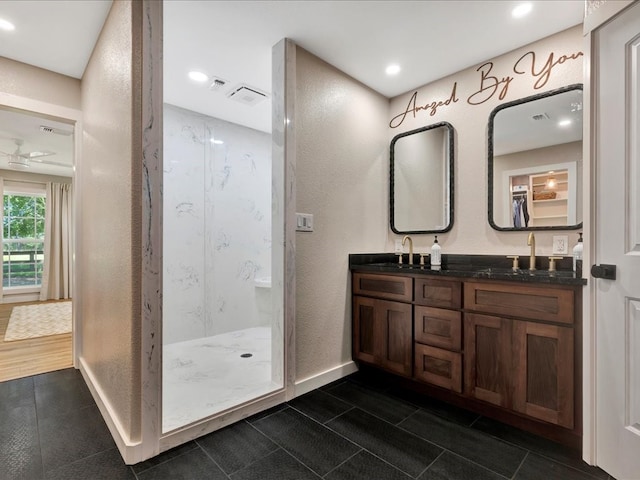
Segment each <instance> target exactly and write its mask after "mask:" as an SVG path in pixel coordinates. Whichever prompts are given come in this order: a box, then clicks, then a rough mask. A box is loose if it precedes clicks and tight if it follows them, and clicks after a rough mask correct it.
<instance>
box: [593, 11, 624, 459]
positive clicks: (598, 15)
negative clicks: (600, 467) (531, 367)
mask: <svg viewBox="0 0 640 480" xmlns="http://www.w3.org/2000/svg"><path fill="white" fill-rule="evenodd" d="M634 1H635V0H620V1H617V2H604V3H598V2H591V4H590V5H587V10H586V14H585V18H584V23H583V36H584V82H583V84H584V118H585V120H586V121H584V122H583V137H582V138H583V144H582V151H583V159H584V160H585V162H588V163H587V164H586V165H584V168H583V185H582V188H583V190H582V191H583V199H589V200H588V201H584V202H583V215H582V217H583V231H584V232H585V233H586V235H585V236H584V237H585V239H584V251H583V259H582V261H583V265H584V267H583V272H584V273H583V276H584V277H585V278H586V277H588V275H589V273H588V272H589V266H590V265H592V264H593V263H594V261H595V252H596V248H595V247H596V242H595V238H596V237H595V235H596V226H597V222H596V220H597V219H595V218H594V216H595V212H596V208H595V207H596V193H597V192H596V187H595V180H596V179H595V175H594V172H595V171H596V160H597V159H596V157H595V152H596V135H595V125H596V122H595V119H596V116H597V114H598V112H597V111H596V110H595V106H596V98H595V96H594V95H595V91H596V89H595V88H593V87H595V83H596V82H597V78H595V76H594V75H593V74H594V73H595V72H592V65H593V62H594V60H595V59H596V56H597V50H596V48H595V47H596V45H595V40H594V39H595V35H594V33H595V31H596V30H597V29H598V28H599V27H601V26H602V25H604V24H605V23H606V22H608V21H609V20H611V19H612V18H613V17H615V16H616V15H617V14H618V13H620V12H621V11H622V10H624V9H625V8H627V7H628V6H629V5H631V4H632V3H634ZM583 293H584V295H583V299H582V313H583V314H582V318H583V320H582V322H583V331H582V385H583V386H582V388H583V390H582V412H583V414H582V429H583V434H582V459H583V460H584V461H585V462H587V463H588V464H589V465H596V459H597V456H596V453H597V447H598V446H597V435H596V433H597V432H596V425H597V423H596V411H597V410H596V401H597V393H598V379H597V377H596V358H597V357H596V355H597V353H598V352H597V348H596V347H597V335H596V323H597V318H596V303H595V302H596V285H595V282H594V281H591V282H588V285H587V287H585V289H584V292H583Z"/></svg>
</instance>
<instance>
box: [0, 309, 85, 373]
mask: <svg viewBox="0 0 640 480" xmlns="http://www.w3.org/2000/svg"><path fill="white" fill-rule="evenodd" d="M36 303H38V302H29V303H5V304H0V382H4V381H6V380H12V379H14V378H22V377H27V376H30V375H37V374H39V373H46V372H53V371H54V370H60V369H63V368H68V367H71V366H72V365H73V362H72V355H71V333H65V334H62V335H51V336H48V337H38V338H29V339H26V340H16V341H12V342H5V341H4V334H5V332H6V330H7V325H8V324H9V317H10V316H11V310H13V308H14V307H17V306H20V305H32V304H36Z"/></svg>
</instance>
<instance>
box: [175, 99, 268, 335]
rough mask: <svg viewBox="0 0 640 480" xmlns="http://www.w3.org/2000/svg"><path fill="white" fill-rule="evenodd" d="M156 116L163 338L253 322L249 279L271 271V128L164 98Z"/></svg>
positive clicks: (210, 332) (256, 317)
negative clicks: (160, 141)
mask: <svg viewBox="0 0 640 480" xmlns="http://www.w3.org/2000/svg"><path fill="white" fill-rule="evenodd" d="M163 122H164V185H163V198H164V205H163V242H164V243H163V275H164V277H163V285H164V286H163V319H164V325H163V342H164V343H165V344H170V343H176V342H182V341H186V340H192V339H195V338H200V337H208V336H212V335H217V334H221V333H226V332H230V331H234V330H240V329H244V328H250V327H255V326H259V325H260V324H261V320H260V315H259V314H258V310H257V307H256V301H255V299H256V289H255V287H254V279H256V278H263V277H269V276H270V275H271V136H270V135H269V134H267V133H264V132H259V131H257V130H253V129H250V128H246V127H242V126H240V125H236V124H233V123H229V122H225V121H223V120H219V119H216V118H212V117H208V116H205V115H201V114H198V113H195V112H192V111H189V110H184V109H181V108H178V107H175V106H172V105H168V104H165V105H164V119H163ZM211 139H216V140H221V141H223V142H224V143H222V144H214V143H213V142H212V141H211Z"/></svg>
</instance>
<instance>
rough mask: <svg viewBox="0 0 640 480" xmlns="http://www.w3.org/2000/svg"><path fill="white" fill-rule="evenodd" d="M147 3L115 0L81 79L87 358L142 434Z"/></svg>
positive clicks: (124, 418) (108, 397) (129, 427)
mask: <svg viewBox="0 0 640 480" xmlns="http://www.w3.org/2000/svg"><path fill="white" fill-rule="evenodd" d="M141 13H142V2H124V1H123V2H119V1H117V2H114V4H113V7H112V8H111V12H110V13H109V17H108V18H107V21H106V23H105V26H104V28H103V30H102V33H101V35H100V38H99V40H98V43H97V45H96V47H95V50H94V52H93V54H92V56H91V60H90V61H89V65H88V67H87V69H86V71H85V74H84V77H83V79H82V110H83V113H84V135H83V148H82V158H81V159H80V162H81V163H80V169H79V171H80V174H79V182H78V184H79V187H80V188H81V190H82V203H81V208H80V211H79V217H80V229H81V230H80V235H79V237H80V242H81V245H80V251H81V252H82V258H81V259H80V260H81V267H80V272H79V273H80V275H81V285H80V286H81V289H82V291H81V292H80V295H81V296H82V312H81V314H82V325H81V335H82V339H81V358H82V360H83V361H84V362H85V364H86V366H87V368H88V369H89V370H90V373H91V374H92V376H93V377H94V378H95V381H96V383H97V387H99V388H100V389H101V391H102V392H103V395H104V398H103V401H105V402H106V403H107V404H108V405H109V406H110V407H111V411H112V414H113V415H114V416H116V417H117V420H118V422H119V423H120V425H121V426H122V428H123V430H124V432H123V433H124V435H127V434H128V436H129V440H131V441H135V440H136V439H137V438H138V437H139V435H140V433H139V432H140V349H141V347H140V269H141V266H140V258H139V256H140V242H141V240H140V238H141V233H140V223H139V222H140V220H139V215H140V213H139V212H140V203H141V200H140V192H141V191H142V187H141V185H140V170H141V166H140V165H139V162H138V156H139V153H140V152H139V148H140V147H139V144H138V142H139V135H137V132H140V131H141V126H140V118H139V58H140V54H139V46H140V43H141V42H140V41H139V39H138V34H136V33H135V32H136V31H137V29H136V28H133V25H136V26H138V29H139V25H141V21H140V15H141Z"/></svg>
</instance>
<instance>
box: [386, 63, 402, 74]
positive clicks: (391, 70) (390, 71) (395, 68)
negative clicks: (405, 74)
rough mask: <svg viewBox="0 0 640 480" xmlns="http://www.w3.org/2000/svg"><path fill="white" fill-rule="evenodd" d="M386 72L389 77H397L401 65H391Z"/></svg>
mask: <svg viewBox="0 0 640 480" xmlns="http://www.w3.org/2000/svg"><path fill="white" fill-rule="evenodd" d="M385 72H386V73H387V75H397V74H398V73H400V65H389V66H388V67H387V69H386V70H385Z"/></svg>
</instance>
